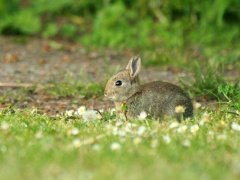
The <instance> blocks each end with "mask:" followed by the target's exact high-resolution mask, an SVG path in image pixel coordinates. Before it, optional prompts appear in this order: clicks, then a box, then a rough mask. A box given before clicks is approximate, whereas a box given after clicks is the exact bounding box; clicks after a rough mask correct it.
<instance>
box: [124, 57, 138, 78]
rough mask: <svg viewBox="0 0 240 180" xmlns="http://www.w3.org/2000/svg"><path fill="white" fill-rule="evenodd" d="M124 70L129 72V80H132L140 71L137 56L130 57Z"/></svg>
mask: <svg viewBox="0 0 240 180" xmlns="http://www.w3.org/2000/svg"><path fill="white" fill-rule="evenodd" d="M126 69H127V70H128V71H129V75H130V77H131V79H134V78H135V77H136V76H137V75H138V73H139V71H140V69H141V58H140V57H139V56H134V57H132V58H131V59H130V60H129V62H128V65H127V67H126Z"/></svg>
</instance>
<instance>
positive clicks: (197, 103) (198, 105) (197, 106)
mask: <svg viewBox="0 0 240 180" xmlns="http://www.w3.org/2000/svg"><path fill="white" fill-rule="evenodd" d="M201 106H202V105H201V104H200V103H199V102H195V103H194V107H195V108H196V109H199V108H200V107H201Z"/></svg>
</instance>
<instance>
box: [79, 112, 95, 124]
mask: <svg viewBox="0 0 240 180" xmlns="http://www.w3.org/2000/svg"><path fill="white" fill-rule="evenodd" d="M97 115H98V113H97V111H94V110H87V111H85V112H84V113H83V114H82V118H83V120H84V121H85V122H87V121H93V120H96V119H97V117H98V116H97Z"/></svg>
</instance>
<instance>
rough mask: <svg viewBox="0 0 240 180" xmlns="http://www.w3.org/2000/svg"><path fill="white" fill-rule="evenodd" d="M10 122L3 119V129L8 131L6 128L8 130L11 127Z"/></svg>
mask: <svg viewBox="0 0 240 180" xmlns="http://www.w3.org/2000/svg"><path fill="white" fill-rule="evenodd" d="M9 127H10V126H9V124H8V123H7V122H5V121H3V122H2V123H1V129H2V130H4V131H6V130H8V129H9Z"/></svg>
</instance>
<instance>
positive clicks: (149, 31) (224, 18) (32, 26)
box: [0, 0, 240, 48]
mask: <svg viewBox="0 0 240 180" xmlns="http://www.w3.org/2000/svg"><path fill="white" fill-rule="evenodd" d="M239 9H240V2H239V0H207V1H194V0H184V1H179V0H173V1H167V0H91V1H88V0H58V1H49V0H34V1H33V0H10V1H8V0H0V18H1V21H0V33H1V34H2V35H5V36H9V35H22V36H37V37H41V38H61V39H66V40H69V41H76V42H79V43H81V44H83V45H86V46H96V47H98V46H101V47H114V48H160V47H162V46H163V47H166V48H186V47H190V46H194V45H219V43H220V44H222V46H223V47H226V46H228V45H231V46H233V45H234V44H236V43H237V42H239V38H240V32H239V29H240V24H239V23H240V10H239Z"/></svg>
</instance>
